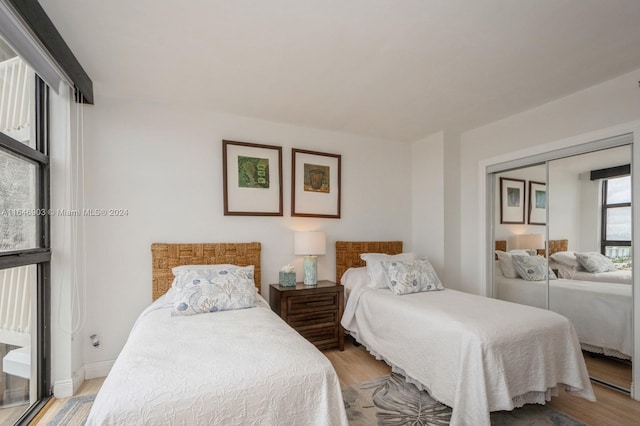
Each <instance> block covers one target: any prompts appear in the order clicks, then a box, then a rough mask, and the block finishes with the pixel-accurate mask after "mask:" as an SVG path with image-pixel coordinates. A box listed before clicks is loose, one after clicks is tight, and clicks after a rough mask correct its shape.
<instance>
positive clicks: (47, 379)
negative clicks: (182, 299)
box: [0, 74, 52, 425]
mask: <svg viewBox="0 0 640 426" xmlns="http://www.w3.org/2000/svg"><path fill="white" fill-rule="evenodd" d="M34 95H35V96H34V97H35V116H34V120H33V126H34V129H35V132H34V135H35V136H34V137H35V148H32V147H30V146H28V145H26V144H23V143H21V142H19V141H17V140H15V139H13V138H12V137H11V136H8V135H6V134H4V133H1V132H0V148H2V149H3V150H6V151H7V152H10V153H11V154H13V155H15V156H16V157H18V158H20V159H21V160H24V161H28V162H30V163H32V164H35V166H36V182H35V184H36V208H37V209H44V210H46V211H48V210H49V208H50V205H51V204H50V199H51V195H50V194H51V176H50V161H49V87H48V86H47V85H46V83H45V82H44V81H43V80H42V79H41V78H40V77H39V76H38V75H37V74H36V75H35V93H34ZM36 242H37V244H36V245H37V246H38V247H37V248H30V249H23V250H14V251H7V252H0V269H9V268H15V267H19V266H25V265H36V270H37V272H36V276H37V278H36V279H37V283H36V305H35V309H36V324H35V330H34V332H35V333H36V345H37V347H36V356H37V370H36V377H35V378H32V380H34V379H35V380H36V381H37V386H36V389H37V390H36V395H35V397H36V398H35V399H36V402H35V403H33V404H31V405H30V406H29V408H28V409H27V410H25V412H24V413H23V414H22V415H21V417H20V418H19V419H18V420H17V422H16V424H18V425H23V424H24V425H26V424H29V422H30V421H31V420H33V418H34V417H35V416H36V415H37V413H38V412H39V411H40V410H41V409H42V408H43V407H44V406H45V405H46V403H47V402H48V400H49V399H50V398H51V395H52V392H51V223H50V217H49V215H46V214H45V215H41V216H37V221H36Z"/></svg>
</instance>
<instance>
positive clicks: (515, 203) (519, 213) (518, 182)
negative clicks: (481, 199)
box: [500, 177, 525, 224]
mask: <svg viewBox="0 0 640 426" xmlns="http://www.w3.org/2000/svg"><path fill="white" fill-rule="evenodd" d="M524 196H525V181H524V180H522V179H510V178H504V177H501V178H500V223H502V224H524V202H525V198H524Z"/></svg>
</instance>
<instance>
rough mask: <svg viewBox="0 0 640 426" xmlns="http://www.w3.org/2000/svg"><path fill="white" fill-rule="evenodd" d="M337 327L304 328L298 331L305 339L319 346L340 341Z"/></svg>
mask: <svg viewBox="0 0 640 426" xmlns="http://www.w3.org/2000/svg"><path fill="white" fill-rule="evenodd" d="M338 330H339V328H338V327H337V326H331V327H320V328H303V329H297V330H296V331H297V332H298V333H300V334H301V335H302V337H304V338H305V339H307V340H308V341H310V342H311V343H313V344H314V345H317V344H319V343H334V344H335V343H336V342H337V340H338Z"/></svg>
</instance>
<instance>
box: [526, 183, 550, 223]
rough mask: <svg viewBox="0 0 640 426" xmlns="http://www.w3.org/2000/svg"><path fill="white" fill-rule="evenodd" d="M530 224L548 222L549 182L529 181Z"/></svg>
mask: <svg viewBox="0 0 640 426" xmlns="http://www.w3.org/2000/svg"><path fill="white" fill-rule="evenodd" d="M528 222H529V225H546V224H547V184H546V183H544V182H534V181H532V180H530V181H529V219H528Z"/></svg>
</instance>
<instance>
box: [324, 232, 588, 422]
mask: <svg viewBox="0 0 640 426" xmlns="http://www.w3.org/2000/svg"><path fill="white" fill-rule="evenodd" d="M401 251H402V243H401V242H369V243H363V242H340V241H339V242H337V243H336V257H337V261H336V276H337V277H342V279H341V284H343V285H344V286H345V290H346V291H345V292H346V293H348V295H349V296H348V298H347V305H346V307H345V312H344V315H343V319H342V325H343V327H344V328H345V329H346V330H347V331H348V332H349V333H350V334H351V335H352V336H353V337H354V338H355V339H356V340H357V341H358V342H360V343H361V344H363V345H364V346H365V347H366V348H367V349H368V350H369V352H371V353H372V354H373V355H374V356H376V358H378V359H384V360H385V361H386V362H387V363H388V364H389V365H391V366H392V368H393V370H394V371H396V372H399V373H401V374H402V375H404V376H405V377H406V378H407V380H408V381H410V382H412V383H414V384H416V385H417V386H418V387H419V388H423V389H426V390H427V391H428V392H429V393H430V394H431V395H432V396H433V397H434V398H435V399H437V400H438V401H440V402H442V403H444V404H446V405H448V406H451V407H452V408H453V410H452V417H451V424H452V425H470V424H473V425H489V424H490V417H489V413H490V412H491V411H499V410H512V409H514V408H516V407H520V406H522V405H524V404H527V403H538V404H544V403H545V401H548V400H549V399H550V397H551V396H552V395H554V394H556V392H557V389H558V387H560V386H563V385H564V386H565V388H566V389H567V390H569V391H572V392H574V393H575V394H576V395H578V396H581V397H583V398H586V399H589V400H595V398H594V395H593V390H592V388H591V383H590V381H589V376H588V373H587V370H586V367H585V364H584V359H583V357H582V352H581V350H580V344H579V342H578V339H577V336H576V333H575V331H574V329H573V326H572V325H571V323H570V322H569V321H568V320H567V319H566V318H565V317H563V316H561V315H558V314H556V313H554V312H550V311H546V310H542V309H538V308H533V307H529V306H522V305H518V304H514V303H509V302H504V301H499V300H495V299H491V298H486V297H481V296H475V295H472V294H468V293H462V292H458V291H455V290H450V289H445V290H441V291H428V292H418V293H412V294H404V295H402V296H397V295H394V294H393V293H392V292H391V291H390V290H389V289H387V288H372V287H370V286H369V282H368V277H367V274H366V270H363V267H364V266H365V262H364V261H362V260H361V259H360V254H361V253H368V252H376V253H387V254H397V253H400V252H401ZM445 285H446V283H445Z"/></svg>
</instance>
